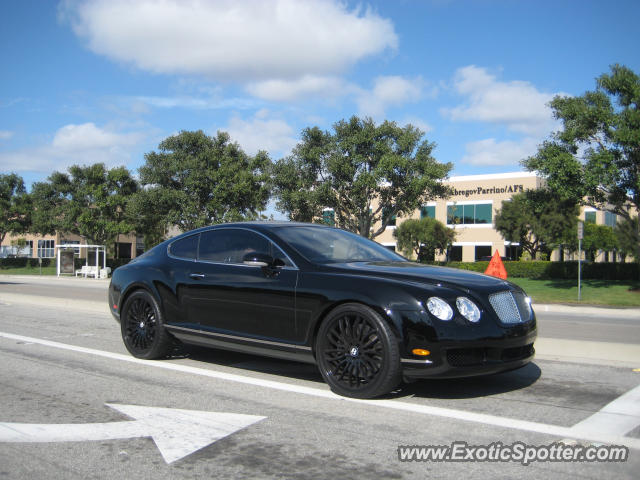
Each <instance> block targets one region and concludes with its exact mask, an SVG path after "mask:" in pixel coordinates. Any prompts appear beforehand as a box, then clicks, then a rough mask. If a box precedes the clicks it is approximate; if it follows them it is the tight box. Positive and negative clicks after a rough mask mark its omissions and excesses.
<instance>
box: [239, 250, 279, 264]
mask: <svg viewBox="0 0 640 480" xmlns="http://www.w3.org/2000/svg"><path fill="white" fill-rule="evenodd" d="M242 263H244V264H245V265H249V266H251V267H269V266H271V265H272V264H273V257H271V255H267V254H266V253H258V252H249V253H247V254H246V255H245V256H244V257H242Z"/></svg>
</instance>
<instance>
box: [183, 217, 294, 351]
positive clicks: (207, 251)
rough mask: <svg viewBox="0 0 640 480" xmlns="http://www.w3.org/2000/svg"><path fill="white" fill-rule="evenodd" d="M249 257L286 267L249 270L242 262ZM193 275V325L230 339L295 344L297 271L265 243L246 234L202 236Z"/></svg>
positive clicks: (227, 231) (229, 232)
mask: <svg viewBox="0 0 640 480" xmlns="http://www.w3.org/2000/svg"><path fill="white" fill-rule="evenodd" d="M250 252H251V253H262V254H267V255H270V256H271V257H272V258H280V259H281V260H282V261H283V263H284V265H283V266H281V267H279V268H269V267H260V266H249V265H245V264H244V263H243V257H244V255H245V254H246V253H250ZM192 270H193V272H192V273H191V278H192V279H193V281H192V282H191V283H190V284H189V287H188V289H187V290H188V297H189V306H188V312H189V313H188V315H189V323H191V324H193V323H196V322H198V323H199V324H200V328H201V329H202V330H204V331H209V332H217V333H222V334H228V335H232V336H247V337H252V338H258V339H273V340H276V341H284V342H290V341H293V340H294V338H295V289H296V282H297V277H298V271H297V268H295V266H294V265H293V264H292V263H291V261H290V260H289V259H288V258H287V257H286V255H285V254H284V253H282V251H281V250H280V249H278V247H277V246H275V245H274V244H273V242H271V240H269V239H268V238H267V237H265V236H264V235H262V234H260V233H257V232H255V231H252V230H249V229H245V228H216V229H212V230H209V231H206V232H202V233H201V234H200V242H199V248H198V259H197V261H196V262H195V263H194V264H193V265H192Z"/></svg>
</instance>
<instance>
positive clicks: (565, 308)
mask: <svg viewBox="0 0 640 480" xmlns="http://www.w3.org/2000/svg"><path fill="white" fill-rule="evenodd" d="M533 310H534V311H535V312H536V313H537V314H538V313H542V312H549V313H566V314H569V315H584V316H589V317H609V318H610V317H613V318H628V319H633V320H638V322H640V308H638V307H611V306H599V305H566V304H558V303H534V304H533Z"/></svg>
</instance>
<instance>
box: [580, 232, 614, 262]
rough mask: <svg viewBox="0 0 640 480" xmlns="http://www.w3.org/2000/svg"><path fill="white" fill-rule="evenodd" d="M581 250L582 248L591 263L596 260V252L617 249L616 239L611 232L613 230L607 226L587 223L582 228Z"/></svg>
mask: <svg viewBox="0 0 640 480" xmlns="http://www.w3.org/2000/svg"><path fill="white" fill-rule="evenodd" d="M582 248H584V251H585V252H586V254H587V258H588V259H589V260H591V261H592V262H593V261H595V259H596V254H597V253H598V250H602V251H603V252H610V251H612V250H616V249H617V248H618V239H617V238H616V235H615V233H614V232H613V228H611V227H609V226H607V225H596V224H595V223H587V224H585V226H584V239H583V240H582Z"/></svg>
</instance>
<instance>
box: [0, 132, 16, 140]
mask: <svg viewBox="0 0 640 480" xmlns="http://www.w3.org/2000/svg"><path fill="white" fill-rule="evenodd" d="M11 137H13V132H10V131H9V130H0V140H9V139H10V138H11Z"/></svg>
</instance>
